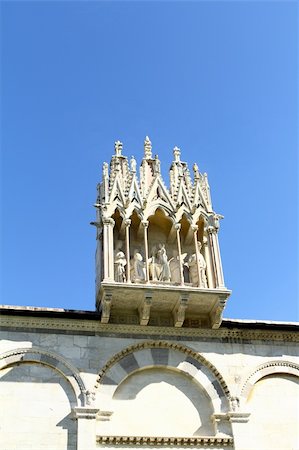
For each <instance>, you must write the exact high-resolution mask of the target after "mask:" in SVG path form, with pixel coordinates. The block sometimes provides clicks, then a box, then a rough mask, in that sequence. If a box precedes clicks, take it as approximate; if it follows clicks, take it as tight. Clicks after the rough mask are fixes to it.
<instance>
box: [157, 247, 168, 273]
mask: <svg viewBox="0 0 299 450" xmlns="http://www.w3.org/2000/svg"><path fill="white" fill-rule="evenodd" d="M157 260H158V264H160V268H161V271H160V274H159V278H158V279H159V281H170V269H169V262H168V259H167V253H166V249H165V245H164V244H160V245H159V250H158V252H157Z"/></svg>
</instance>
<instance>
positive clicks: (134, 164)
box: [130, 156, 136, 173]
mask: <svg viewBox="0 0 299 450" xmlns="http://www.w3.org/2000/svg"><path fill="white" fill-rule="evenodd" d="M130 163H131V170H132V172H133V173H136V159H135V158H134V156H132V158H131V160H130Z"/></svg>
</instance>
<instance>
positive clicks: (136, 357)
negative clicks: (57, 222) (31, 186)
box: [0, 138, 299, 450]
mask: <svg viewBox="0 0 299 450" xmlns="http://www.w3.org/2000/svg"><path fill="white" fill-rule="evenodd" d="M173 155H174V158H173V161H172V164H171V167H170V187H169V188H167V186H166V184H165V183H164V181H163V178H162V175H161V167H160V161H159V158H158V156H153V153H152V145H151V142H150V140H149V138H146V139H145V141H144V156H143V159H142V161H141V164H140V167H139V170H138V171H137V162H136V160H135V158H134V157H131V159H130V161H129V160H128V158H127V157H126V156H124V155H123V151H122V144H121V143H120V142H116V143H115V153H114V155H113V156H112V159H111V162H110V165H108V164H107V163H104V165H103V174H102V181H101V183H100V184H99V185H98V196H97V200H96V203H95V207H96V211H97V216H96V220H95V222H93V225H94V226H95V228H96V236H97V250H96V310H95V311H93V312H86V311H65V310H60V309H50V308H30V307H9V306H5V305H4V306H2V307H1V310H0V312H1V314H0V325H1V331H0V339H1V341H0V381H1V383H0V405H1V408H0V442H1V448H3V450H29V449H32V450H33V449H34V450H54V449H55V450H96V449H100V448H105V449H106V448H107V449H109V448H115V447H121V448H123V449H129V448H136V447H140V446H143V447H146V448H147V447H151V448H153V447H154V448H160V447H176V448H179V449H180V448H182V447H184V448H191V447H196V448H197V449H199V450H201V449H205V448H217V449H229V450H232V449H236V450H253V449H257V450H270V449H271V450H273V449H277V450H298V449H299V436H298V417H299V416H298V414H299V405H298V401H299V381H298V380H299V351H298V324H297V323H283V322H267V321H244V320H229V319H223V311H224V309H225V305H226V302H227V301H228V298H229V295H230V293H231V292H230V290H229V289H228V288H227V287H226V286H225V282H224V276H223V270H222V263H221V255H220V248H219V241H218V231H219V222H220V220H221V218H222V216H221V215H220V214H218V213H216V212H214V210H213V208H212V200H211V193H210V187H209V183H208V178H207V175H206V174H201V173H200V172H199V170H198V166H197V164H194V166H193V168H192V172H193V173H192V176H191V174H190V171H189V168H188V166H187V164H186V163H185V162H184V161H181V155H180V150H179V149H178V148H177V147H176V148H175V149H174V151H173ZM137 172H138V173H137Z"/></svg>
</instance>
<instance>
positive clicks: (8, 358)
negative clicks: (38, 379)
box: [0, 347, 88, 406]
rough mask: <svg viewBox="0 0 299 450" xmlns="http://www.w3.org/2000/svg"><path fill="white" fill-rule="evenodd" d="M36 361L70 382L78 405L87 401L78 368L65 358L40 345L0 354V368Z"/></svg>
mask: <svg viewBox="0 0 299 450" xmlns="http://www.w3.org/2000/svg"><path fill="white" fill-rule="evenodd" d="M22 362H23V363H29V362H32V363H38V364H43V365H46V366H49V367H51V368H52V369H55V370H57V371H58V372H59V373H60V374H61V375H62V376H63V377H64V378H65V379H67V380H68V382H69V383H70V384H71V386H72V388H73V391H74V393H75V395H76V398H77V402H78V405H81V406H84V405H85V404H86V402H87V395H86V394H87V392H88V391H87V390H86V387H85V384H84V381H83V380H82V378H81V376H80V374H79V372H78V370H77V369H76V368H75V367H74V366H73V365H72V364H70V363H69V362H68V361H67V360H66V359H65V358H63V357H62V356H60V355H57V354H56V353H54V352H51V351H48V350H44V349H42V348H40V347H28V348H16V349H12V350H9V351H7V352H5V353H2V354H1V355H0V370H1V369H4V368H5V367H7V366H10V365H14V364H20V363H22Z"/></svg>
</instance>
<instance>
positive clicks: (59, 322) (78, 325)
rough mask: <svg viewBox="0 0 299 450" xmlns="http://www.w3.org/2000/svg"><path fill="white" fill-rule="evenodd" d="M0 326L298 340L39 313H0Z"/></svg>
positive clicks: (291, 335) (277, 334)
mask: <svg viewBox="0 0 299 450" xmlns="http://www.w3.org/2000/svg"><path fill="white" fill-rule="evenodd" d="M0 328H2V329H10V328H13V329H14V331H15V328H19V329H20V331H21V330H22V329H23V330H26V331H27V332H29V330H30V331H33V332H34V330H35V329H36V330H46V331H48V332H49V333H51V332H53V331H58V330H59V331H61V332H64V331H66V332H73V333H74V334H76V332H80V333H89V334H90V333H92V334H94V333H96V334H99V335H103V336H105V334H107V335H111V333H115V334H118V335H120V334H122V335H134V336H136V337H138V336H148V337H150V336H152V337H154V336H161V335H164V336H167V337H169V338H171V337H173V338H177V337H178V336H180V337H183V338H186V339H190V338H198V339H200V338H211V339H230V342H231V343H239V342H240V343H241V342H242V340H243V339H246V340H266V341H282V342H284V343H286V342H299V333H297V332H296V331H291V332H290V331H273V330H262V329H261V330H259V329H258V330H248V329H246V330H244V329H238V328H237V325H236V328H234V329H231V328H218V329H207V328H175V327H151V326H147V327H142V326H140V325H119V324H111V323H109V324H102V323H100V321H99V320H84V319H82V320H74V319H61V318H59V319H57V318H42V317H27V316H26V317H21V316H4V315H3V316H0Z"/></svg>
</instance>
